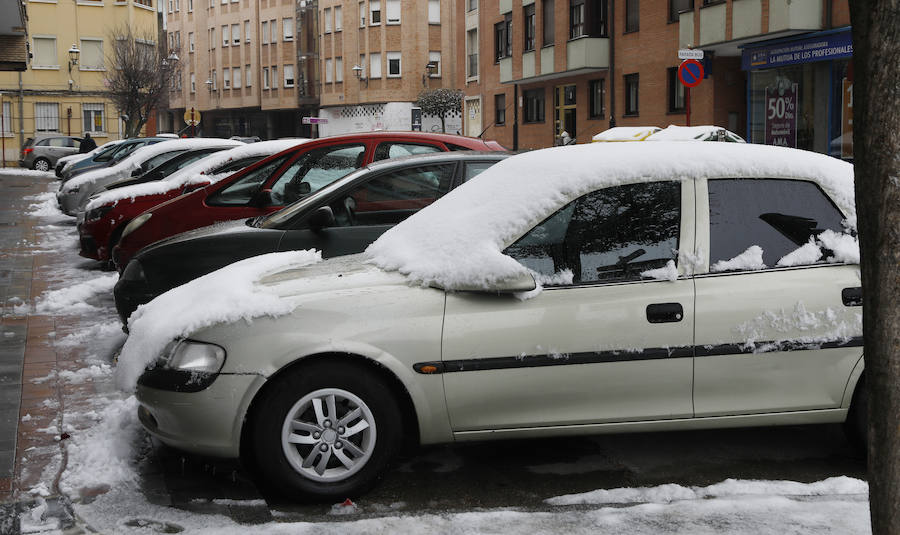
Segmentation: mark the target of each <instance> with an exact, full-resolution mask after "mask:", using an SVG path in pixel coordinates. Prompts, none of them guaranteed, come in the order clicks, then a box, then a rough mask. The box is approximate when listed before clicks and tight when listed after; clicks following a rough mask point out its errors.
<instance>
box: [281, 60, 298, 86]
mask: <svg viewBox="0 0 900 535" xmlns="http://www.w3.org/2000/svg"><path fill="white" fill-rule="evenodd" d="M281 71H282V72H283V73H284V87H294V84H295V83H296V80H295V79H294V66H293V65H290V64H288V65H285V66H284V68H283V69H281ZM288 73H290V76H289V75H288Z"/></svg>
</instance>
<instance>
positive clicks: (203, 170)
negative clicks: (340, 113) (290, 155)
mask: <svg viewBox="0 0 900 535" xmlns="http://www.w3.org/2000/svg"><path fill="white" fill-rule="evenodd" d="M307 141H309V140H308V139H278V140H273V141H260V142H258V143H249V144H247V145H242V146H239V147H235V148H233V149H229V150H223V151H219V152H216V153H213V154H210V155H209V156H207V157H206V158H203V159H201V160H198V161H196V162H194V163H193V164H191V165H189V166H187V167H185V168H184V169H179V170H178V171H176V172H174V173H172V174H171V175H169V176H167V177H166V178H164V179H163V180H159V181H156V182H146V183H144V184H135V185H133V186H125V187H123V188H116V189H113V190H110V191H104V192H102V193H100V194H98V195H97V196H96V197H94V198H93V199H91V201H90V202H89V203H88V205H87V207H86V208H85V210H91V209H93V208H97V207H98V206H104V205H107V204H112V203H117V202H118V201H121V200H124V199H131V200H132V201H133V200H134V199H135V198H137V197H142V196H145V195H159V194H162V193H166V192H168V191H171V190H173V189H179V188H183V187H185V186H190V185H192V184H200V183H203V182H210V183H214V182H216V181H218V180H221V179H223V178H225V177H227V176H230V173H225V174H221V175H209V174H207V173H209V172H210V171H212V170H214V169H216V168H218V167H221V166H222V165H225V164H226V163H228V162H232V161H234V160H240V159H242V158H249V157H253V156H264V157H265V156H272V155H273V154H278V153H279V152H281V151H283V150H287V149H289V148H291V147H296V146H297V145H300V144H303V143H306V142H307Z"/></svg>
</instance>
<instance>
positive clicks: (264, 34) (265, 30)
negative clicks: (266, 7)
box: [259, 20, 269, 44]
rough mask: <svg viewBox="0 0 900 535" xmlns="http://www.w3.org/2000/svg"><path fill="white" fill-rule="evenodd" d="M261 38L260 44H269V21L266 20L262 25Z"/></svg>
mask: <svg viewBox="0 0 900 535" xmlns="http://www.w3.org/2000/svg"><path fill="white" fill-rule="evenodd" d="M260 27H261V29H260V37H259V42H260V43H262V44H266V43H268V42H269V21H267V20H264V21H262V22H261V23H260Z"/></svg>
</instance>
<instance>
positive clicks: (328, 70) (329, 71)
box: [325, 58, 334, 84]
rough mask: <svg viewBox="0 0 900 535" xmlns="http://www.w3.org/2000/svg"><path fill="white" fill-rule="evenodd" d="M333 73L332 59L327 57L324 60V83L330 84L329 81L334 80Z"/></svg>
mask: <svg viewBox="0 0 900 535" xmlns="http://www.w3.org/2000/svg"><path fill="white" fill-rule="evenodd" d="M333 73H334V65H333V60H332V59H331V58H328V59H326V60H325V83H326V84H330V83H331V82H333V81H334V76H333Z"/></svg>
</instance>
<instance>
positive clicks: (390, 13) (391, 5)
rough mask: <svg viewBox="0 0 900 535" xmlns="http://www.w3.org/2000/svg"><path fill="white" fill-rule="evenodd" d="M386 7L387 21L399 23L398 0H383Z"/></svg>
mask: <svg viewBox="0 0 900 535" xmlns="http://www.w3.org/2000/svg"><path fill="white" fill-rule="evenodd" d="M385 4H386V7H387V23H388V24H400V0H385Z"/></svg>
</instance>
